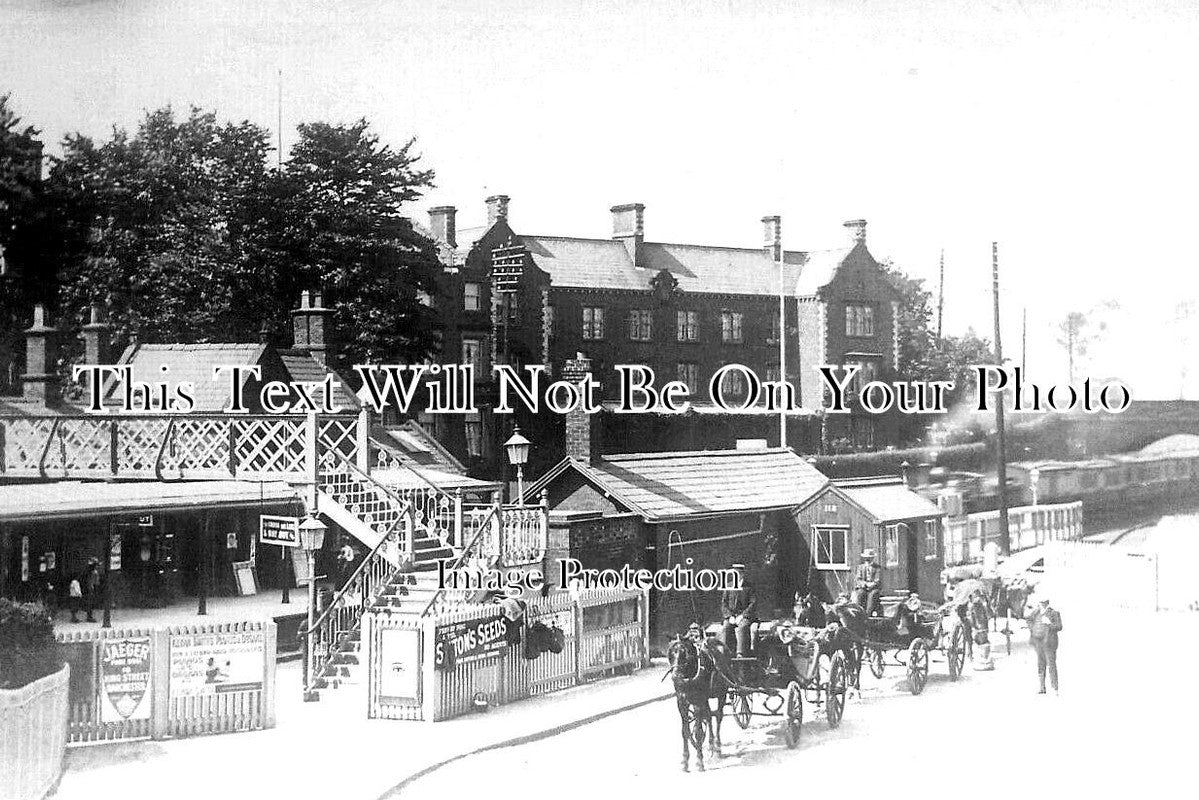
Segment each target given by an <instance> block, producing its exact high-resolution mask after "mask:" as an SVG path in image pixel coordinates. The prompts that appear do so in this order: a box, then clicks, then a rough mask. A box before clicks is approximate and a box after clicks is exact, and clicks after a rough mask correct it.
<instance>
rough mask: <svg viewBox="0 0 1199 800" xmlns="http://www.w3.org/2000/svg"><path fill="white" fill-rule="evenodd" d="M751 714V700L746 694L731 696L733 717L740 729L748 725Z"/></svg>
mask: <svg viewBox="0 0 1199 800" xmlns="http://www.w3.org/2000/svg"><path fill="white" fill-rule="evenodd" d="M753 715H754V714H753V701H752V700H751V699H750V696H749V695H748V694H737V695H736V696H734V697H733V719H735V720H737V724H738V725H739V726H741V730H745V729H746V728H748V727H749V720H750V719H751V718H752V717H753Z"/></svg>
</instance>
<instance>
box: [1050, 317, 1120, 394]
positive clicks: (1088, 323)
mask: <svg viewBox="0 0 1199 800" xmlns="http://www.w3.org/2000/svg"><path fill="white" fill-rule="evenodd" d="M1119 307H1120V306H1119V304H1118V303H1116V302H1115V301H1112V300H1109V301H1107V302H1104V303H1101V304H1100V305H1098V306H1096V307H1095V308H1092V309H1091V310H1090V311H1085V312H1084V311H1071V312H1070V313H1069V314H1067V315H1066V317H1065V319H1063V320H1062V321H1061V322H1060V323H1058V337H1057V343H1058V344H1060V345H1061V346H1062V348H1063V349H1065V351H1066V363H1067V368H1068V370H1069V375H1070V382H1071V383H1073V382H1074V373H1075V367H1076V366H1077V365H1078V363H1079V362H1081V361H1082V360H1083V359H1085V358H1086V357H1087V354H1088V353H1089V351H1090V347H1091V345H1092V344H1094V343H1095V342H1097V341H1099V339H1100V338H1101V337H1102V336H1103V334H1104V332H1105V331H1107V321H1106V320H1105V319H1103V316H1102V315H1103V312H1105V311H1109V310H1113V309H1117V308H1119Z"/></svg>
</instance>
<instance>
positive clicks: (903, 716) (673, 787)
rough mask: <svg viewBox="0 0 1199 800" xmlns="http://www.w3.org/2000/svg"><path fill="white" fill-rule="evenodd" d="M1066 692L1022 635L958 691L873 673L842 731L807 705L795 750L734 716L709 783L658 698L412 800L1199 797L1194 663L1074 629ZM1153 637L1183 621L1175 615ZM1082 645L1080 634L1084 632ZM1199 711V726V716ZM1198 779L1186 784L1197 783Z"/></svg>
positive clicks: (450, 775) (445, 775)
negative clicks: (1045, 680) (911, 686)
mask: <svg viewBox="0 0 1199 800" xmlns="http://www.w3.org/2000/svg"><path fill="white" fill-rule="evenodd" d="M1197 618H1199V615H1191V617H1188V618H1185V619H1183V622H1182V625H1183V627H1182V633H1183V634H1184V635H1185V636H1187V637H1188V638H1187V644H1186V646H1185V647H1184V651H1185V652H1186V653H1188V654H1189V655H1188V656H1187V658H1188V659H1189V658H1192V657H1193V655H1194V650H1195V649H1196V648H1195V644H1196V643H1197V642H1199V635H1196V634H1197V633H1199V625H1196V624H1195V620H1196V619H1197ZM1066 623H1067V624H1066V630H1065V631H1064V632H1063V634H1062V650H1061V656H1060V659H1059V661H1060V665H1061V671H1062V681H1063V683H1062V688H1063V693H1062V694H1061V696H1054V695H1052V694H1049V695H1038V694H1036V669H1035V660H1034V656H1033V653H1032V651H1031V650H1030V649H1028V648H1027V647H1026V646H1023V644H1022V640H1023V639H1024V638H1025V634H1024V633H1023V631H1021V634H1020V637H1019V638H1020V640H1021V643H1020V644H1019V646H1017V648H1016V649H1015V650H1014V651H1013V654H1012V655H1011V656H1007V657H1005V656H1004V655H1003V653H1002V651H1003V647H1002V644H1001V645H1000V646H999V647H998V648H996V649H997V651H998V656H997V662H996V670H995V671H994V672H973V671H971V670H970V667H969V665H967V673H966V675H965V676H964V677H963V678H962V679H961V680H960V681H958V682H956V683H951V682H950V681H949V678H948V676H947V675H946V673H945V665H944V664H943V663H938V662H934V664H933V674H932V675H931V676H930V679H929V683H928V686H927V688H926V689H925V691H924V693H923V694H922V695H920V696H912V695H911V694H909V693H908V692H907V688H906V687H907V684H906V681H904V680H903V673H902V669H901V668H899V667H895V668H894V669H893V670H892V671H891V674H889V675H888V676H887V677H886V678H884V680H883V681H875V680H874V679H873V677H872V676H869V675H866V676H865V677H864V687H863V688H864V691H863V696H862V697H861V698H856V699H852V700H851V701H850V702H849V705H848V707H847V709H846V714H845V719H844V721H843V722H842V724H841V726H840V728H838V729H836V730H829V729H828V728H827V726H826V724H825V722H824V720H823V719H822V718H817V715H816V714H815V713H813V709H814V707H813V706H807V707H806V708H805V724H804V727H803V734H802V740H801V742H800V745H799V747H798V748H797V749H795V750H788V749H787V748H786V746H785V744H784V743H783V738H782V735H781V730H780V723H779V722H778V720H777V719H760V720H758V719H756V720H755V721H754V722H753V724H752V725H751V727H750V728H749V730H746V731H743V730H741V729H740V728H738V727H737V725H736V723H735V722H734V721H733V719H732V717H731V715H730V716H726V718H725V723H724V728H723V732H724V736H723V738H724V745H725V746H724V753H725V757H724V758H722V759H715V758H712V759H709V760H708V770H707V772H705V773H703V774H699V773H697V772H695V771H694V767H693V771H692V772H691V773H690V774H684V773H683V772H682V771H681V769H680V756H681V745H680V737H679V724H678V716H677V713H676V710H675V707H674V704H673V702H672V701H665V702H660V703H654V704H651V705H649V706H645V707H643V708H640V709H637V710H634V711H630V712H626V713H624V714H618V715H616V716H613V717H609V718H607V719H604V720H601V721H599V722H596V723H593V724H591V725H588V726H586V727H583V728H579V729H576V730H573V731H569V732H567V733H563V734H560V735H557V736H554V737H551V738H547V739H543V740H541V741H537V742H533V743H530V744H526V745H522V746H518V747H512V748H506V749H502V750H496V751H491V752H488V753H483V754H480V755H477V756H473V757H470V758H467V759H463V760H460V761H457V762H454V763H452V764H449V765H447V766H445V767H443V768H441V769H440V770H438V771H436V772H433V773H431V774H429V775H427V776H425V777H423V778H421V779H418V780H417V781H415V782H413V783H411V784H409V785H407V786H405V787H404V788H403V789H402V790H401V792H400V796H402V797H404V798H412V800H444V799H445V798H449V797H457V796H463V795H464V794H466V793H468V792H469V793H470V794H478V795H479V796H486V797H488V798H489V800H490V799H491V798H508V797H512V798H516V797H521V798H529V797H539V796H545V797H553V798H574V797H581V798H591V797H630V798H640V797H654V798H670V797H677V798H687V800H695V799H696V798H708V797H711V798H759V797H779V798H785V797H797V798H798V797H818V798H819V797H856V796H859V795H861V796H882V797H886V796H896V797H911V796H913V795H920V796H931V797H946V798H977V797H1005V798H1010V797H1014V796H1015V797H1027V798H1041V797H1053V798H1066V799H1067V800H1069V799H1070V798H1081V797H1083V796H1095V797H1113V796H1123V797H1133V798H1141V797H1144V798H1148V797H1154V798H1160V797H1184V796H1185V797H1192V796H1193V794H1192V792H1193V785H1192V784H1191V783H1190V778H1189V775H1190V774H1191V773H1192V771H1193V766H1194V763H1193V762H1194V759H1195V756H1194V754H1193V750H1192V748H1191V745H1190V744H1188V743H1189V742H1192V741H1193V734H1192V732H1191V729H1190V724H1191V720H1193V718H1194V717H1193V714H1194V712H1195V711H1196V710H1197V709H1199V704H1197V703H1196V692H1195V688H1194V686H1193V685H1192V684H1193V683H1194V681H1193V679H1192V678H1190V676H1189V675H1188V674H1187V673H1186V669H1185V667H1186V665H1187V664H1188V663H1196V662H1195V661H1193V660H1184V661H1182V662H1181V663H1180V662H1178V661H1175V662H1174V663H1173V664H1172V665H1170V664H1165V663H1163V662H1162V661H1160V660H1157V659H1153V658H1151V657H1150V654H1149V653H1148V652H1146V651H1142V650H1140V649H1139V646H1138V645H1137V644H1135V642H1137V641H1143V639H1142V640H1139V639H1138V638H1137V637H1128V636H1122V635H1112V634H1119V630H1111V627H1112V626H1113V625H1118V626H1119V627H1120V628H1127V627H1128V626H1130V625H1133V626H1134V627H1135V624H1134V623H1130V622H1129V621H1127V620H1112V619H1110V618H1109V619H1101V620H1097V621H1095V622H1094V623H1092V624H1081V623H1079V624H1075V625H1074V627H1073V629H1072V628H1071V623H1070V620H1069V619H1067V620H1066ZM1150 626H1151V629H1145V633H1146V636H1147V637H1148V638H1150V639H1152V638H1156V636H1159V635H1162V634H1163V633H1166V634H1168V633H1169V632H1171V631H1175V632H1178V631H1179V626H1178V625H1177V624H1172V623H1171V622H1170V619H1167V618H1162V619H1160V620H1155V621H1154V622H1152V623H1150ZM1072 636H1073V638H1071V637H1072ZM1188 717H1189V719H1188ZM1184 778H1185V780H1184Z"/></svg>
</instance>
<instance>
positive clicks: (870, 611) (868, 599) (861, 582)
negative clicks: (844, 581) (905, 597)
mask: <svg viewBox="0 0 1199 800" xmlns="http://www.w3.org/2000/svg"><path fill="white" fill-rule="evenodd" d="M876 557H877V554H876V553H875V552H874V550H864V551H862V563H861V564H859V565H858V571H857V575H856V576H855V581H854V590H853V601H854V602H855V603H857V604H858V605H860V606H861V607H862V608H863V609H865V610H866V616H868V617H873V616H875V614H877V613H878V610H879V605H878V587H879V584H880V583H882V579H883V571H882V568H880V567H879V565H878V564H877V563H876V562H875V558H876Z"/></svg>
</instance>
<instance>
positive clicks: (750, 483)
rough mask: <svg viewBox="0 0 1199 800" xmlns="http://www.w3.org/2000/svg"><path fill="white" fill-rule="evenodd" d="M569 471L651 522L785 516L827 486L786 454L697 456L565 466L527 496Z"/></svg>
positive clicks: (637, 456) (629, 457) (618, 458)
mask: <svg viewBox="0 0 1199 800" xmlns="http://www.w3.org/2000/svg"><path fill="white" fill-rule="evenodd" d="M567 469H575V470H577V471H578V472H579V473H580V474H582V475H583V476H584V477H585V478H586V479H588V480H589V481H591V482H592V483H594V484H595V485H596V486H597V487H598V488H600V489H601V490H602V491H604V492H607V493H608V494H610V495H611V496H612V498H613V499H614V500H615V501H616V502H617V503H619V504H621V505H624V506H627V507H628V508H629V509H630V510H631V511H633V512H635V513H637V514H640V515H641V516H642V517H644V518H645V519H646V520H651V521H654V520H665V519H672V518H678V517H687V516H691V515H708V514H730V513H744V512H751V511H764V510H768V509H777V508H791V507H795V506H799V505H801V504H803V503H804V502H805V501H807V500H808V499H809V498H810V497H812V496H813V495H815V494H816V493H817V492H819V491H820V489H821V488H823V487H824V486H825V485H826V484H827V483H828V478H826V477H825V476H824V474H823V473H821V472H820V471H818V470H817V469H816V468H815V467H813V466H812V465H811V464H808V463H807V462H806V461H804V460H803V459H802V458H800V457H799V456H798V455H796V454H795V452H794V451H792V450H790V449H780V448H775V449H768V450H699V451H688V452H668V453H633V454H625V455H609V456H604V457H603V458H601V459H598V460H596V461H595V462H593V463H590V464H586V463H583V462H580V461H572V460H569V459H566V460H564V461H563V462H561V463H560V464H559V465H558V466H557V467H555V468H554V469H552V470H550V471H549V472H548V473H546V475H544V476H543V477H542V478H540V479H539V480H537V481H536V482H534V483H533V485H531V486H530V487H529V488H528V489H527V490H526V491H527V492H528V493H530V494H535V493H537V492H539V491H541V489H542V488H544V487H545V486H546V485H548V484H549V483H550V482H552V481H553V480H554V479H555V478H556V477H558V475H561V474H562V473H563V472H565V471H566V470H567Z"/></svg>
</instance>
